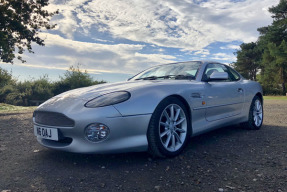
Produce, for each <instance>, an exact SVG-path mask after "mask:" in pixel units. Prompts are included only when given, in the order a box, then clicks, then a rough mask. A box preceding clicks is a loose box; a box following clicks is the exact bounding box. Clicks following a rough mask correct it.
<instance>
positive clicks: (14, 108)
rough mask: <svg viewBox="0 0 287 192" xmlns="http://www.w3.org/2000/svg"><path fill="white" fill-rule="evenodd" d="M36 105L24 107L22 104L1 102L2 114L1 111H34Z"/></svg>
mask: <svg viewBox="0 0 287 192" xmlns="http://www.w3.org/2000/svg"><path fill="white" fill-rule="evenodd" d="M35 109H36V107H35V106H33V107H22V106H14V105H9V104H5V103H0V114H1V113H19V112H26V111H33V110H35Z"/></svg>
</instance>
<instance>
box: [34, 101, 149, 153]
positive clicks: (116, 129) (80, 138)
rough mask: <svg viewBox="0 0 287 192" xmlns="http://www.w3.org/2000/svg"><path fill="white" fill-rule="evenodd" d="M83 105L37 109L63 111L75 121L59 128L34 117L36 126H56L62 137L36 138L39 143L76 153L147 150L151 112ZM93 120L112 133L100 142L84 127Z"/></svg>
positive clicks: (41, 109) (41, 108)
mask: <svg viewBox="0 0 287 192" xmlns="http://www.w3.org/2000/svg"><path fill="white" fill-rule="evenodd" d="M82 106H83V105H82V104H80V105H70V107H68V108H59V107H58V108H45V107H40V108H38V109H37V110H39V111H49V112H56V113H62V114H64V115H65V116H67V117H68V118H70V119H72V120H73V121H74V122H75V124H74V126H73V127H59V126H48V125H43V124H39V123H36V121H35V119H34V124H35V125H38V126H42V127H48V128H49V127H50V128H57V129H58V132H59V136H60V138H61V139H60V140H59V141H52V140H48V139H42V138H40V137H37V140H38V142H39V143H40V144H41V145H43V146H45V147H47V148H51V149H56V150H62V151H67V152H75V153H101V154H102V153H122V152H139V151H146V150H147V149H148V142H147V137H146V133H147V128H148V124H149V121H150V118H151V114H140V115H133V116H122V115H121V114H120V113H119V112H118V110H116V109H115V108H114V107H113V106H107V107H101V108H94V109H91V108H85V107H82ZM71 108H74V109H71ZM61 109H65V110H61ZM64 111H65V112H64ZM91 123H102V124H105V125H106V126H108V127H109V129H110V134H109V136H108V137H107V138H106V139H105V140H103V141H100V142H97V143H93V142H91V141H88V140H87V139H86V137H85V128H86V127H87V126H88V125H89V124H91Z"/></svg>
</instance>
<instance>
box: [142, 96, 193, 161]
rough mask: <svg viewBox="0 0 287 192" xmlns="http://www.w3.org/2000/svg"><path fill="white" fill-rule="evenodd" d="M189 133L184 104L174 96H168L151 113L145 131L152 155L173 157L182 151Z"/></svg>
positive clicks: (187, 117) (187, 116) (188, 120)
mask: <svg viewBox="0 0 287 192" xmlns="http://www.w3.org/2000/svg"><path fill="white" fill-rule="evenodd" d="M190 135H191V128H190V118H189V115H188V111H187V109H186V107H185V105H184V104H183V103H182V102H181V101H180V100H179V99H177V98H175V97H168V98H166V99H164V100H163V101H162V102H160V103H159V105H158V106H157V108H156V109H155V111H154V113H153V114H152V117H151V120H150V123H149V127H148V131H147V138H148V144H149V153H150V154H151V155H152V156H153V157H161V158H165V157H174V156H176V155H178V154H180V153H181V152H182V151H183V149H184V147H185V146H186V144H187V143H188V140H189V138H190Z"/></svg>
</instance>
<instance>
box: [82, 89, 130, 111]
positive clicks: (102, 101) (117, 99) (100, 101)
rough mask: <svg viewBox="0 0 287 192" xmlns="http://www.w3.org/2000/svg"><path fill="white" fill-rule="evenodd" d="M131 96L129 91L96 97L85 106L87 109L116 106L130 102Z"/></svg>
mask: <svg viewBox="0 0 287 192" xmlns="http://www.w3.org/2000/svg"><path fill="white" fill-rule="evenodd" d="M130 97H131V94H130V93H129V92H127V91H117V92H113V93H108V94H105V95H102V96H99V97H96V98H94V99H92V100H90V101H88V102H87V103H86V104H85V107H88V108H96V107H104V106H107V105H114V104H118V103H121V102H124V101H126V100H128V99H129V98H130Z"/></svg>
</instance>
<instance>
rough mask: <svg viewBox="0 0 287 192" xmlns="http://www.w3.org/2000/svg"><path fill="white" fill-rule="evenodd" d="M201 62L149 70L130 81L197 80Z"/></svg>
mask: <svg viewBox="0 0 287 192" xmlns="http://www.w3.org/2000/svg"><path fill="white" fill-rule="evenodd" d="M200 66H201V62H197V61H192V62H185V63H174V64H167V65H160V66H156V67H153V68H150V69H147V70H145V71H143V72H141V73H139V74H138V75H136V76H134V77H133V78H131V79H130V80H153V79H195V77H196V75H197V72H198V70H199V68H200Z"/></svg>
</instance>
